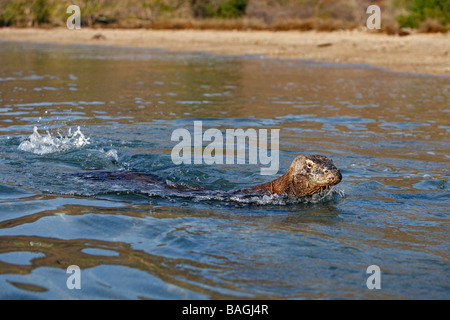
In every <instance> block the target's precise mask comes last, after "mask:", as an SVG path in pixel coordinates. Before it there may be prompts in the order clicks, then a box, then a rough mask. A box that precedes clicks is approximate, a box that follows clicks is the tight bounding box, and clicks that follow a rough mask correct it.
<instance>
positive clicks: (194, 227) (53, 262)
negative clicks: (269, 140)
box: [0, 42, 450, 299]
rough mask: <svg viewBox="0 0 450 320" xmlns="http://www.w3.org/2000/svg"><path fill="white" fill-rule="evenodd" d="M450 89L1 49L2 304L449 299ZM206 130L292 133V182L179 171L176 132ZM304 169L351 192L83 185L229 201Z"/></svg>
mask: <svg viewBox="0 0 450 320" xmlns="http://www.w3.org/2000/svg"><path fill="white" fill-rule="evenodd" d="M449 88H450V80H449V78H445V77H433V76H425V75H415V74H402V73H394V72H390V71H387V70H382V69H379V68H373V67H370V66H364V65H337V64H320V63H317V62H314V61H299V60H273V59H261V58H258V57H251V56H241V57H236V56H234V57H230V56H217V55H208V54H204V53H169V52H164V51H156V50H146V49H145V50H144V49H131V48H117V47H107V46H81V45H78V46H75V45H70V46H69V45H67V46H62V45H53V44H39V45H38V44H20V43H9V42H1V43H0V299H146V298H150V299H219V298H220V299H222V298H238V299H239V298H253V299H318V298H320V299H335V298H339V299H353V298H357V299H393V298H396V299H449V298H450V285H449V280H448V279H449V276H450V272H449V271H450V267H449V262H450V259H449V252H450V246H449V243H448V242H449V207H450V190H449V179H450V174H449V168H450V166H449V164H450V143H449V131H450V95H449ZM194 121H202V123H203V129H204V130H206V129H208V128H217V129H219V130H221V131H222V132H225V130H226V129H229V128H231V129H248V128H253V129H256V130H258V129H268V130H270V129H280V142H279V150H280V170H279V172H278V174H277V175H276V176H263V175H261V174H260V168H261V167H262V166H261V165H260V164H257V165H254V164H252V165H250V164H248V163H247V164H244V165H242V164H240V165H238V164H222V165H206V164H191V165H175V164H174V163H173V162H172V160H171V151H172V148H173V147H174V146H175V144H176V142H174V141H171V134H172V132H173V131H174V130H175V129H177V128H185V129H187V130H189V131H191V132H192V130H193V124H194ZM299 154H322V155H326V156H329V157H331V158H332V159H333V160H334V162H335V164H336V166H337V167H338V168H340V169H341V172H342V175H343V181H342V182H341V183H340V184H339V185H338V186H337V189H335V190H334V191H333V192H332V193H331V194H328V195H327V196H324V197H323V198H321V199H315V201H304V202H303V201H300V202H290V201H287V200H286V199H285V198H282V197H256V198H247V197H237V198H235V199H229V198H221V197H217V196H216V197H215V196H207V195H206V196H205V195H203V196H196V194H195V192H192V193H191V194H188V195H186V194H183V195H181V194H177V192H176V191H173V190H172V191H171V192H168V191H167V190H157V191H158V192H156V191H155V190H150V189H151V188H150V189H149V188H147V187H146V186H145V185H142V184H139V183H135V182H133V181H128V180H126V179H125V180H124V179H101V178H99V179H85V178H83V176H82V175H80V174H79V173H80V172H86V171H93V170H107V171H110V172H126V171H139V172H143V173H149V174H155V175H157V176H159V177H160V178H161V179H163V180H164V181H167V182H168V183H171V184H173V185H178V186H184V187H186V188H189V189H191V190H195V189H196V188H205V189H209V190H213V191H214V192H218V193H219V194H220V193H221V192H226V191H228V190H232V189H238V188H243V187H247V186H251V185H256V184H260V183H264V182H267V181H270V180H273V179H274V178H276V177H278V176H280V175H281V174H283V173H284V172H285V171H286V170H287V168H288V166H289V164H290V163H291V161H292V160H293V159H294V158H295V157H296V156H297V155H299ZM166 191H167V192H166ZM212 194H216V193H212ZM71 265H76V266H79V268H80V276H81V278H80V280H81V281H80V283H81V289H72V290H71V289H69V288H68V286H67V280H68V278H69V276H70V275H71V274H68V273H67V268H68V267H69V266H71ZM371 265H377V266H378V267H379V268H380V271H381V276H380V279H381V289H373V290H370V289H369V288H368V287H367V279H368V278H369V277H370V276H371V274H370V273H367V268H368V267H369V266H371Z"/></svg>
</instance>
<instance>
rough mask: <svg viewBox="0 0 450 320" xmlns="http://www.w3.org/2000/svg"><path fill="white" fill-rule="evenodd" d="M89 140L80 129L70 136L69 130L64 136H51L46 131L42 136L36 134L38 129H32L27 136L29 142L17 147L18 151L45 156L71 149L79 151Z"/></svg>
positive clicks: (70, 131)
mask: <svg viewBox="0 0 450 320" xmlns="http://www.w3.org/2000/svg"><path fill="white" fill-rule="evenodd" d="M89 140H90V138H86V136H85V135H84V134H83V133H82V132H81V130H80V127H78V128H77V131H75V132H74V133H73V134H72V130H71V129H70V128H69V130H68V133H67V135H66V136H63V135H62V134H58V135H55V136H53V135H52V134H51V133H50V132H48V131H47V135H46V136H42V135H40V134H39V132H38V128H37V127H34V129H33V134H32V135H30V136H29V140H26V141H23V142H22V143H21V144H20V145H19V148H18V149H19V150H21V151H25V152H31V153H34V154H39V155H45V154H50V153H55V152H64V151H69V150H72V149H79V148H82V147H84V146H85V145H87V144H90V142H89Z"/></svg>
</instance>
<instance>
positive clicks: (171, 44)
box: [0, 28, 450, 76]
mask: <svg viewBox="0 0 450 320" xmlns="http://www.w3.org/2000/svg"><path fill="white" fill-rule="evenodd" d="M0 40H6V41H23V42H39V43H48V42H52V43H61V44H102V45H114V46H127V47H138V48H158V49H165V50H171V51H202V52H209V53H216V54H230V55H243V54H245V55H256V56H264V57H271V58H288V59H315V60H319V61H323V62H336V63H350V64H370V65H374V66H378V67H382V68H387V69H391V70H394V71H401V72H414V73H423V74H433V75H444V76H450V34H449V33H447V34H411V35H409V36H404V37H400V36H389V35H385V34H373V33H368V32H365V31H356V30H355V31H336V32H316V31H310V32H297V31H286V32H271V31H217V30H177V31H174V30H145V29H131V30H128V29H89V28H82V29H80V30H68V29H66V28H56V29H31V28H30V29H17V28H2V29H0Z"/></svg>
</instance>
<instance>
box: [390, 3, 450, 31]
mask: <svg viewBox="0 0 450 320" xmlns="http://www.w3.org/2000/svg"><path fill="white" fill-rule="evenodd" d="M408 11H409V12H410V14H409V15H407V16H404V15H401V16H399V17H398V18H397V21H398V23H399V24H400V26H401V27H407V28H418V27H419V26H420V24H421V22H423V21H425V20H427V19H433V20H436V21H438V22H439V23H441V24H442V25H443V26H446V25H447V24H449V23H450V1H449V0H412V1H411V4H410V5H409V7H408Z"/></svg>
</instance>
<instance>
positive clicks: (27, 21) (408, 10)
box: [0, 0, 450, 34]
mask: <svg viewBox="0 0 450 320" xmlns="http://www.w3.org/2000/svg"><path fill="white" fill-rule="evenodd" d="M70 4H76V5H78V6H79V7H80V8H81V18H82V25H84V26H89V27H103V28H105V27H113V28H152V29H199V30H203V29H216V30H272V31H285V30H300V31H308V30H317V31H334V30H345V29H354V28H361V27H363V26H365V21H366V19H367V17H368V15H367V14H366V8H367V7H368V6H369V5H371V4H376V5H379V6H380V7H381V9H382V30H381V32H384V33H387V34H396V33H399V32H401V30H402V27H408V28H415V29H417V30H418V31H420V32H446V31H448V30H449V25H450V18H449V12H450V7H449V6H450V1H449V0H188V1H183V0H124V1H115V0H71V1H70ZM67 6H68V3H66V2H64V1H59V0H0V26H16V27H34V26H40V27H54V26H62V25H64V24H65V21H66V19H67V17H68V16H69V14H67V13H66V8H67Z"/></svg>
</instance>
